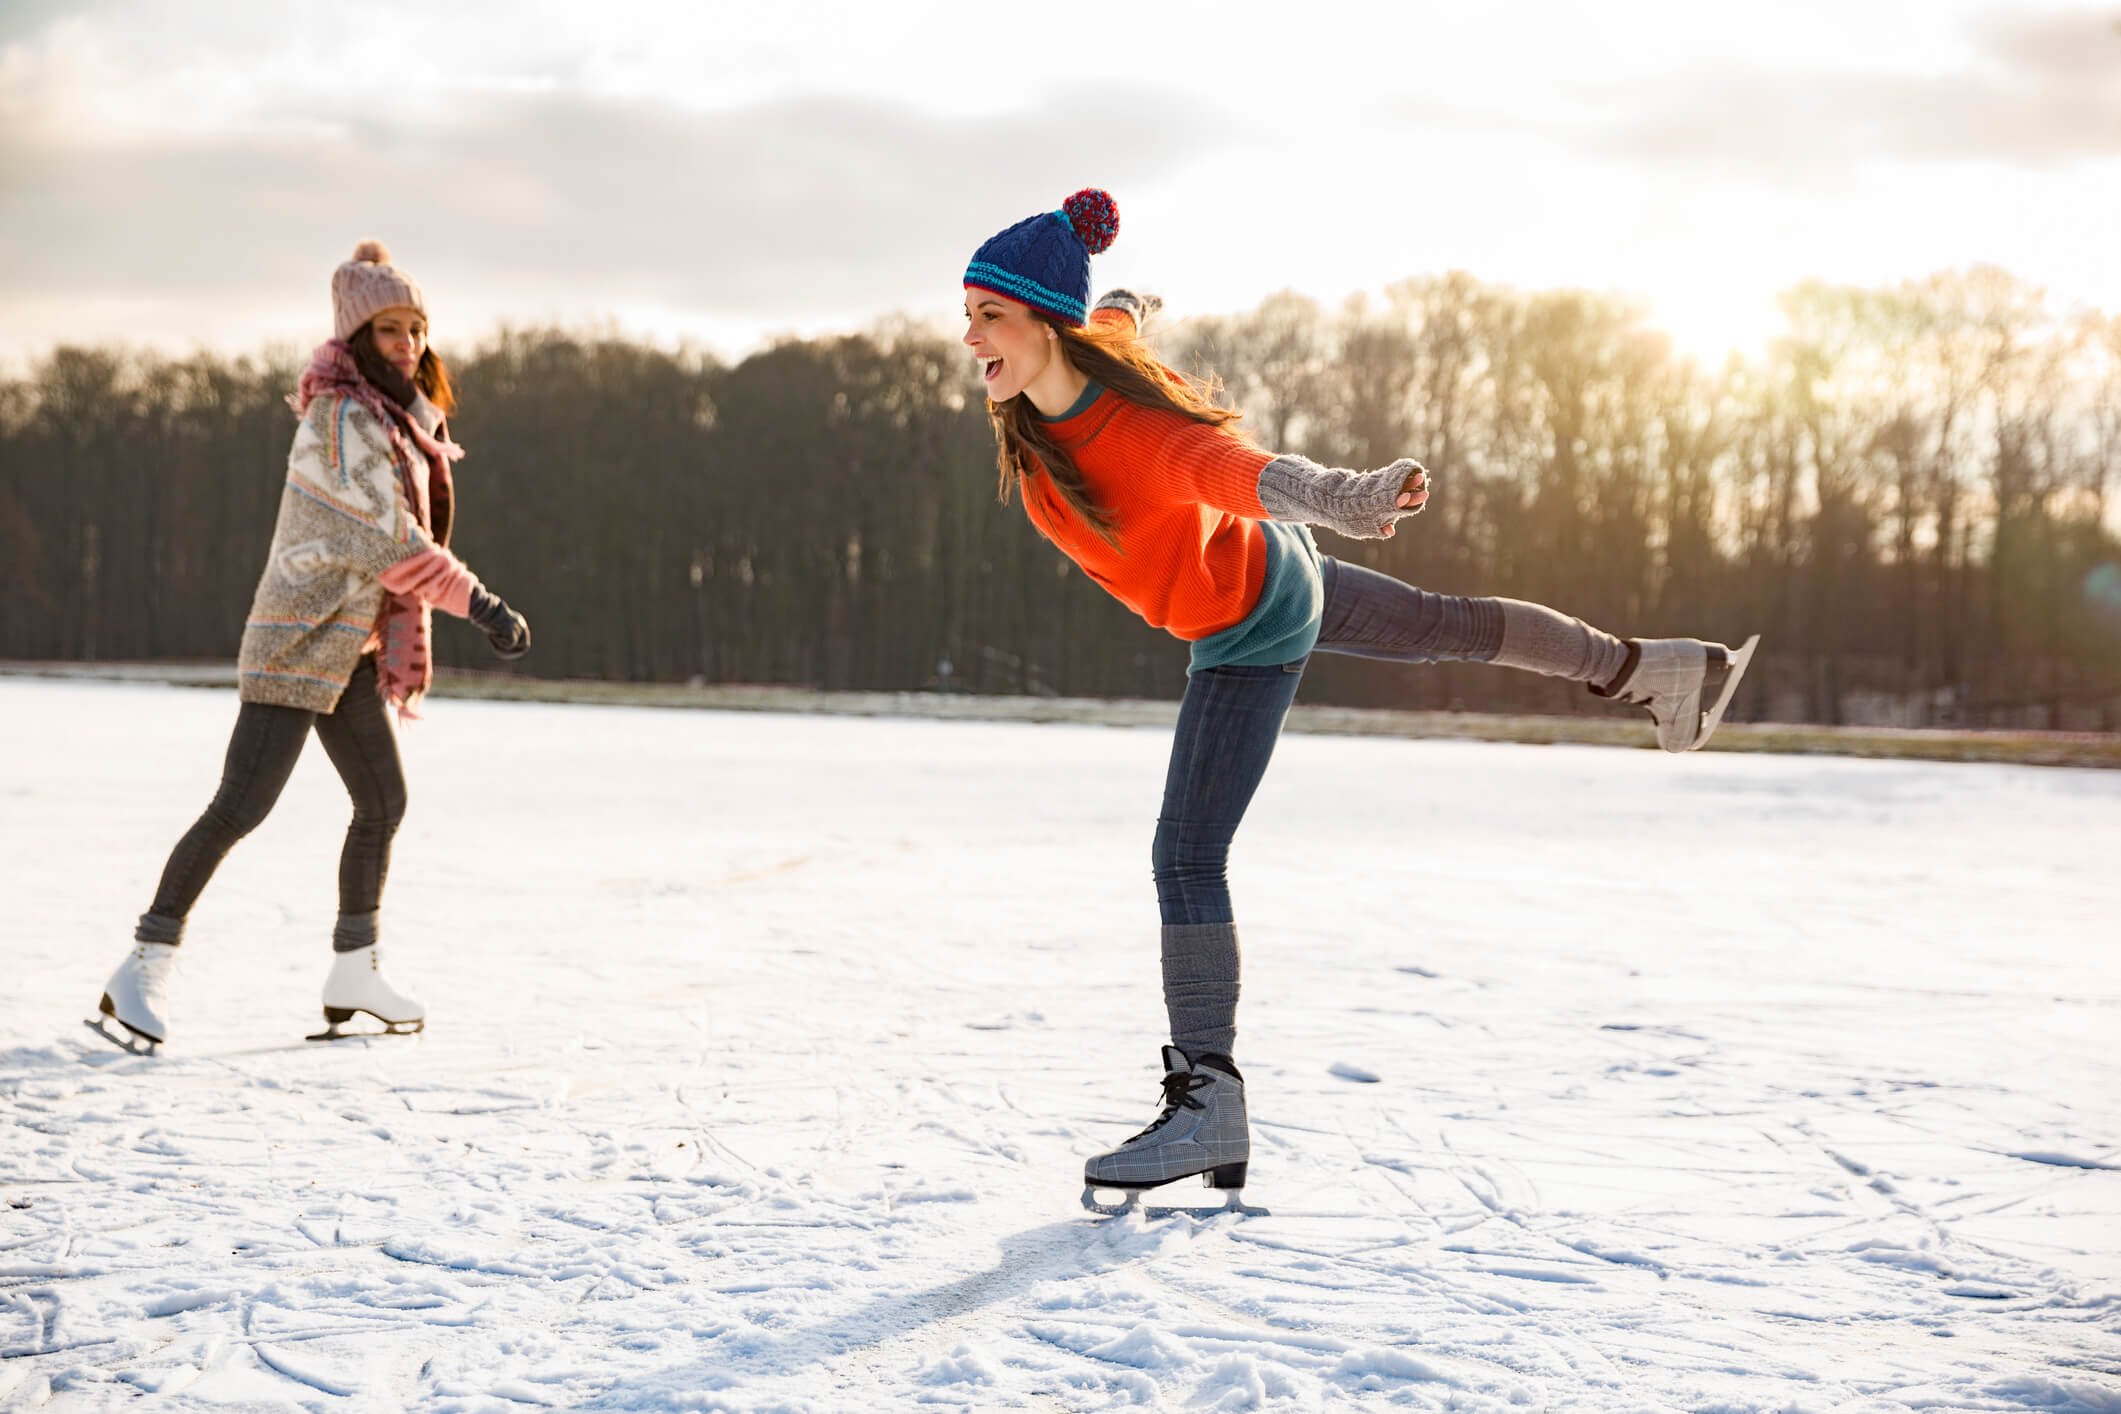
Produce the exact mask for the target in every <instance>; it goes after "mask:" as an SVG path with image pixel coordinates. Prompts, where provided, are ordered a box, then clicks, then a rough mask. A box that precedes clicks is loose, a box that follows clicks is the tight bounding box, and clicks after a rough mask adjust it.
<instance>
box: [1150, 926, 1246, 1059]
mask: <svg viewBox="0 0 2121 1414" xmlns="http://www.w3.org/2000/svg"><path fill="white" fill-rule="evenodd" d="M1164 1009H1165V1010H1166V1011H1168V1012H1169V1013H1170V1014H1171V1044H1172V1045H1174V1046H1176V1047H1178V1048H1179V1049H1180V1050H1182V1051H1184V1052H1185V1053H1186V1054H1187V1055H1189V1056H1199V1055H1203V1054H1205V1053H1207V1052H1209V1051H1215V1052H1219V1053H1220V1054H1222V1055H1226V1056H1227V1055H1231V1054H1233V1051H1232V1049H1231V1047H1232V1046H1233V1045H1234V1044H1235V1042H1236V1040H1237V925H1236V924H1235V923H1166V924H1165V925H1164Z"/></svg>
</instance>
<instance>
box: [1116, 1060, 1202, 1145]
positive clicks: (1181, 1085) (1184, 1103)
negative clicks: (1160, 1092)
mask: <svg viewBox="0 0 2121 1414" xmlns="http://www.w3.org/2000/svg"><path fill="white" fill-rule="evenodd" d="M1212 1083H1214V1082H1213V1081H1211V1080H1210V1079H1209V1078H1208V1077H1207V1076H1205V1075H1195V1074H1194V1073H1193V1072H1191V1071H1188V1070H1174V1071H1170V1072H1168V1073H1167V1074H1165V1076H1164V1112H1163V1113H1162V1114H1160V1115H1158V1116H1157V1117H1156V1123H1154V1124H1152V1125H1150V1126H1149V1127H1148V1128H1147V1129H1144V1130H1143V1131H1142V1132H1141V1133H1139V1134H1137V1135H1135V1136H1134V1139H1147V1138H1148V1137H1149V1136H1150V1135H1152V1134H1154V1133H1156V1131H1157V1130H1159V1129H1162V1128H1163V1127H1164V1126H1165V1125H1167V1124H1169V1123H1170V1122H1171V1116H1173V1115H1175V1114H1177V1113H1178V1112H1179V1111H1180V1110H1204V1109H1206V1108H1207V1106H1206V1105H1204V1104H1202V1103H1201V1102H1200V1101H1198V1100H1196V1099H1194V1098H1193V1092H1194V1091H1195V1090H1205V1089H1207V1088H1208V1086H1209V1085H1211V1084H1212ZM1134 1139H1129V1140H1128V1141H1127V1142H1128V1143H1129V1144H1132V1143H1133V1142H1134Z"/></svg>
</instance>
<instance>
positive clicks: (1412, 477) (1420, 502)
mask: <svg viewBox="0 0 2121 1414" xmlns="http://www.w3.org/2000/svg"><path fill="white" fill-rule="evenodd" d="M1427 504H1429V470H1428V468H1427V467H1424V466H1416V467H1415V468H1414V469H1413V470H1412V471H1410V472H1408V473H1407V479H1406V480H1405V481H1404V482H1402V483H1401V484H1400V487H1399V508H1400V509H1401V510H1403V511H1405V512H1406V513H1407V514H1408V515H1410V516H1418V515H1420V514H1421V508H1422V507H1423V506H1426V505H1427ZM1377 533H1378V534H1379V535H1381V536H1383V537H1384V538H1385V539H1387V540H1389V539H1391V538H1392V537H1393V536H1394V535H1396V534H1398V533H1399V527H1398V526H1397V525H1396V524H1395V523H1394V522H1392V521H1386V522H1385V523H1384V524H1383V525H1381V526H1379V527H1378V528H1377Z"/></svg>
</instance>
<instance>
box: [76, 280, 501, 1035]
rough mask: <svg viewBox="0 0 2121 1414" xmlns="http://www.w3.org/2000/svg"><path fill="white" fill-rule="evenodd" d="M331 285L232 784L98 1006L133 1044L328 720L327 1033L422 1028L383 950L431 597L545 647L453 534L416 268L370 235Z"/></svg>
mask: <svg viewBox="0 0 2121 1414" xmlns="http://www.w3.org/2000/svg"><path fill="white" fill-rule="evenodd" d="M331 293H332V315H333V335H334V337H333V338H332V339H331V340H330V341H329V342H327V343H325V344H323V345H321V346H320V347H319V348H318V349H317V351H316V354H315V355H314V357H313V358H312V360H311V363H310V366H309V369H308V371H307V372H305V373H304V374H303V375H302V380H301V384H300V386H299V388H298V389H297V391H296V393H295V395H294V396H293V397H292V398H290V399H288V402H289V403H290V405H291V406H293V407H294V409H295V412H296V414H297V416H298V417H299V418H300V419H301V421H300V424H299V425H298V426H297V428H296V429H295V441H294V449H293V451H292V452H291V453H290V454H289V456H288V463H287V481H286V484H285V487H284V489H283V490H282V492H281V496H280V516H279V521H278V524H277V525H276V526H275V527H274V530H273V541H272V549H271V552H270V554H269V555H268V556H267V559H266V564H265V571H264V574H263V575H262V576H261V577H260V579H259V581H258V591H257V596H256V598H255V599H254V600H253V601H252V604H251V611H250V617H249V619H248V620H247V621H246V622H245V624H244V626H243V645H242V649H241V651H240V653H239V654H238V657H237V668H238V673H239V680H240V683H241V694H240V695H241V698H242V707H241V709H240V710H239V711H238V713H237V716H236V726H235V732H234V734H233V735H232V737H231V738H230V740H229V744H228V756H227V761H226V764H225V765H224V767H223V772H222V777H221V786H220V789H219V790H218V791H217V792H216V793H215V795H214V798H213V802H212V803H211V804H209V805H208V806H207V807H206V813H205V814H203V815H201V816H200V817H199V819H198V821H197V823H195V824H194V825H193V826H192V827H191V829H190V830H189V831H187V832H186V834H185V835H184V838H183V839H181V840H179V841H178V842H177V847H176V849H175V850H174V851H173V852H172V853H171V855H170V858H169V864H168V866H167V867H166V868H165V869H164V870H163V873H162V882H161V886H160V887H159V888H158V889H157V890H156V891H155V899H154V904H153V906H152V907H150V908H149V909H148V911H147V912H146V913H145V914H143V915H142V916H141V918H140V924H139V928H138V930H137V931H136V932H135V933H134V935H133V936H134V940H135V941H134V947H133V950H132V952H131V953H130V954H129V955H128V956H127V957H126V959H125V961H124V962H123V963H121V964H120V965H119V967H118V970H117V971H116V972H115V973H113V974H112V975H111V978H110V981H109V982H108V983H107V984H105V987H104V991H103V999H102V1002H101V1005H100V1011H101V1016H99V1017H98V1018H97V1019H96V1020H95V1021H93V1022H91V1023H90V1025H91V1026H92V1027H93V1028H94V1029H96V1030H97V1031H99V1032H101V1033H102V1034H103V1035H104V1036H105V1037H107V1038H108V1039H110V1040H111V1041H113V1042H115V1043H116V1044H118V1045H121V1046H124V1047H125V1048H126V1049H128V1050H132V1049H152V1048H153V1047H154V1046H156V1045H159V1044H161V1042H162V1041H163V1040H164V1039H165V1038H166V1037H167V1036H168V1034H169V1028H168V1024H167V1020H166V1013H167V995H168V981H169V974H170V970H171V968H172V966H173V963H174V960H175V957H176V952H177V945H178V944H179V943H180V942H182V941H183V937H184V920H185V918H186V916H187V915H188V914H189V913H190V912H191V908H192V905H193V904H194V903H195V902H197V900H198V897H199V895H200V893H201V892H202V891H203V890H204V889H205V887H206V883H207V880H208V879H210V878H212V877H213V872H214V870H215V868H216V867H218V866H219V864H220V862H221V860H222V858H223V857H224V856H225V855H227V853H228V851H229V849H230V848H231V847H232V846H234V844H235V842H236V841H237V840H239V839H241V838H242V837H243V836H244V835H246V834H248V833H250V831H252V830H253V829H256V828H257V826H258V825H259V823H260V822H262V821H263V820H264V819H265V817H266V815H267V813H268V812H270V811H271V809H272V807H273V804H274V802H276V801H277V800H278V799H279V796H280V790H281V788H282V787H283V786H285V785H286V784H287V778H288V776H289V774H290V773H292V772H293V770H294V766H295V760H296V758H297V757H299V756H300V755H301V754H302V748H303V746H304V744H305V743H307V741H308V739H309V734H310V731H311V729H312V728H314V729H315V731H316V734H317V737H318V738H319V739H320V740H321V741H322V742H323V743H324V750H325V752H326V753H327V754H328V755H329V756H330V757H331V763H332V765H333V766H334V767H335V768H337V770H338V772H339V778H340V779H341V780H342V781H344V782H345V784H346V791H347V794H348V795H349V796H351V797H352V799H353V823H352V824H351V825H349V826H348V827H347V831H346V843H345V847H344V849H343V851H342V852H341V854H340V857H339V918H338V925H337V927H336V928H334V929H333V932H332V948H333V952H334V960H333V964H332V969H331V972H330V974H329V976H328V977H327V978H326V980H325V983H324V1016H325V1021H326V1023H327V1030H326V1031H325V1032H323V1033H321V1034H322V1036H324V1037H330V1036H335V1035H338V1034H340V1033H339V1031H338V1027H339V1025H340V1023H342V1022H345V1021H348V1020H351V1019H352V1017H353V1015H354V1013H355V1012H367V1013H368V1014H369V1015H371V1016H373V1017H375V1018H376V1019H377V1020H379V1021H381V1022H383V1023H384V1025H385V1027H386V1028H387V1029H388V1030H389V1031H391V1032H404V1031H417V1030H419V1029H420V1028H421V1027H422V1025H423V1024H424V1022H425V1017H426V1013H425V1011H424V1009H423V1008H422V1007H421V1006H420V1004H419V1003H418V1002H416V1001H414V1000H413V999H412V998H410V997H408V996H406V995H404V994H403V993H402V992H399V991H398V990H397V989H396V988H394V987H392V986H390V985H389V983H387V982H386V981H385V980H384V978H383V975H382V972H381V971H380V968H379V964H378V961H377V955H376V936H377V935H376V922H377V911H378V906H379V904H380V901H381V897H382V892H383V879H384V875H385V874H386V873H387V872H388V870H389V866H390V842H391V838H392V836H393V835H395V834H396V832H397V828H398V822H399V820H400V819H401V818H403V816H404V813H405V772H404V767H403V764H402V763H401V762H400V760H399V757H398V744H397V736H396V733H395V730H394V729H393V727H392V724H391V721H390V711H391V709H393V708H395V709H396V710H397V711H398V713H399V714H400V715H402V716H412V715H415V714H414V712H413V708H414V706H415V705H416V704H417V703H418V702H419V700H420V698H421V696H422V695H423V694H424V693H425V692H426V690H427V688H428V686H429V684H430V683H431V682H432V680H433V676H434V671H433V667H432V664H431V661H430V657H429V645H428V639H429V627H430V625H429V620H430V612H429V611H430V609H431V608H433V607H439V608H441V609H443V610H446V611H447V612H449V613H452V614H456V615H458V616H459V617H463V618H469V619H471V620H472V621H473V622H474V623H476V624H478V625H479V627H481V628H483V629H484V630H485V631H486V634H487V637H488V638H489V639H490V640H491V641H492V643H493V647H494V650H495V651H496V652H497V653H499V654H500V655H501V656H502V657H504V658H514V657H519V656H520V655H522V654H523V653H524V652H526V651H527V650H528V649H529V647H530V628H529V625H528V624H527V623H525V622H524V619H523V616H522V615H521V614H518V613H516V612H515V611H514V610H513V609H511V608H509V607H508V605H507V604H505V603H503V602H502V601H501V600H500V598H498V597H497V596H495V595H493V594H490V593H488V592H487V591H486V589H485V587H484V586H483V585H481V584H480V583H479V581H478V579H477V577H476V576H474V575H473V574H472V572H471V571H470V569H468V568H467V567H466V566H465V564H464V562H463V561H462V560H460V559H458V558H457V557H456V556H455V555H454V554H452V553H450V550H449V548H448V546H449V531H450V522H451V520H452V519H453V515H452V511H453V505H454V502H453V498H452V495H451V485H450V475H449V464H450V463H451V462H452V461H454V460H455V459H456V458H458V457H460V456H462V455H463V451H462V449H461V448H459V447H458V446H456V444H454V443H453V442H451V441H450V440H449V434H448V431H447V427H446V424H445V423H444V420H443V419H444V418H445V416H446V415H447V414H448V413H449V412H450V410H451V409H452V408H453V407H454V405H455V396H454V394H453V392H452V391H451V388H450V384H449V374H448V370H447V369H446V368H445V367H444V366H443V364H442V360H441V359H440V358H439V357H437V356H436V354H435V353H434V351H433V350H432V349H430V348H428V347H427V302H426V299H425V297H424V296H423V295H422V294H421V292H420V287H419V286H418V285H417V284H415V283H414V282H413V280H412V278H411V277H410V276H409V275H407V274H406V273H405V272H404V271H402V270H400V269H398V268H397V267H396V266H394V265H392V264H391V263H390V254H389V252H388V251H386V250H384V249H383V247H382V246H381V245H380V244H379V243H377V242H375V241H364V242H362V243H361V244H360V245H359V246H358V247H356V248H355V250H354V256H353V259H352V260H349V261H347V262H346V263H345V264H343V265H341V266H340V267H339V268H338V270H337V271H336V272H334V273H333V275H332V282H331ZM105 1018H108V1022H106V1020H105ZM109 1022H115V1023H116V1029H114V1028H113V1027H112V1026H111V1025H110V1024H109Z"/></svg>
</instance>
